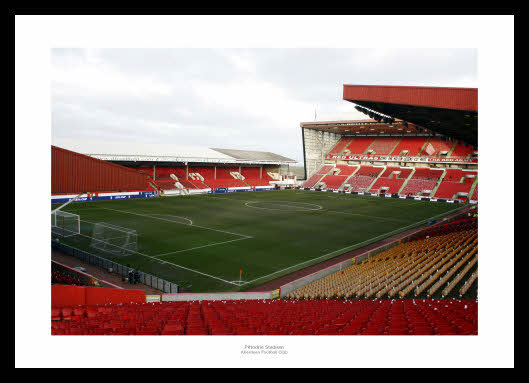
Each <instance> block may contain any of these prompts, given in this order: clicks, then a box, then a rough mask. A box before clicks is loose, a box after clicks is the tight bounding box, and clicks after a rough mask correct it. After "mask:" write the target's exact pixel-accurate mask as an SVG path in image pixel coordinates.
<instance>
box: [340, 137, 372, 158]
mask: <svg viewBox="0 0 529 383" xmlns="http://www.w3.org/2000/svg"><path fill="white" fill-rule="evenodd" d="M374 139H375V138H374V137H355V138H354V139H353V141H352V142H351V143H350V144H349V145H347V147H346V148H345V149H344V154H348V155H354V154H364V153H365V151H366V150H367V148H368V147H369V145H371V144H372V143H373V141H374Z"/></svg>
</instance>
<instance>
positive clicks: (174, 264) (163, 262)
mask: <svg viewBox="0 0 529 383" xmlns="http://www.w3.org/2000/svg"><path fill="white" fill-rule="evenodd" d="M77 235H81V236H83V237H86V238H90V239H94V238H93V237H90V236H88V235H85V234H80V233H79V234H77ZM100 242H105V241H100ZM105 243H106V242H105ZM107 244H108V245H110V246H114V247H117V248H120V249H123V248H122V247H121V246H117V245H112V244H111V243H107ZM125 250H127V251H129V252H131V253H135V254H138V255H141V256H143V257H146V258H151V259H154V260H155V261H156V262H159V263H162V264H165V263H167V264H169V265H172V266H175V267H178V268H180V269H184V270H188V271H191V272H193V273H196V274H200V275H204V276H206V277H209V278H213V279H217V280H219V281H222V282H225V283H229V284H231V285H235V286H238V285H237V284H236V283H233V282H230V281H227V280H225V279H222V278H219V277H216V276H214V275H210V274H207V273H203V272H201V271H198V270H194V269H190V268H189V267H185V266H182V265H178V264H176V263H173V262H169V261H164V260H161V259H157V258H155V257H154V256H152V255H147V254H143V253H140V252H139V251H134V250H129V249H125Z"/></svg>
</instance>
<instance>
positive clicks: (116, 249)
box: [90, 222, 138, 255]
mask: <svg viewBox="0 0 529 383" xmlns="http://www.w3.org/2000/svg"><path fill="white" fill-rule="evenodd" d="M90 247H92V248H94V249H98V250H102V251H104V252H107V253H112V254H115V255H130V254H131V253H134V252H137V251H138V233H137V232H136V230H133V229H127V228H126V227H121V226H116V225H112V224H109V223H106V222H98V223H95V224H94V229H93V232H92V241H91V243H90Z"/></svg>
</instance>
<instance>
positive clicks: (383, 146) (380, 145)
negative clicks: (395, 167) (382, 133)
mask: <svg viewBox="0 0 529 383" xmlns="http://www.w3.org/2000/svg"><path fill="white" fill-rule="evenodd" d="M398 141H399V138H398V137H378V138H377V139H376V140H375V141H374V142H373V143H372V144H371V146H370V147H369V150H368V153H369V154H373V155H375V154H378V155H385V154H389V153H391V152H392V151H393V148H394V147H395V145H396V144H397V142H398Z"/></svg>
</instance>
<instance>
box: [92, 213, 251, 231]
mask: <svg viewBox="0 0 529 383" xmlns="http://www.w3.org/2000/svg"><path fill="white" fill-rule="evenodd" d="M100 209H105V210H111V211H117V212H119V213H124V214H132V215H137V216H139V217H146V218H150V219H157V220H159V221H165V222H171V223H175V224H177V225H184V226H192V227H198V228H200V229H205V230H211V231H217V232H219V233H224V234H231V235H237V236H239V237H244V238H253V237H252V236H249V235H245V234H240V233H232V232H231V231H226V230H220V229H213V228H211V227H205V226H200V225H195V224H188V223H181V222H176V221H172V220H170V219H166V218H160V217H155V216H152V215H148V214H140V213H134V212H132V211H127V210H118V209H111V208H108V207H101V208H100Z"/></svg>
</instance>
